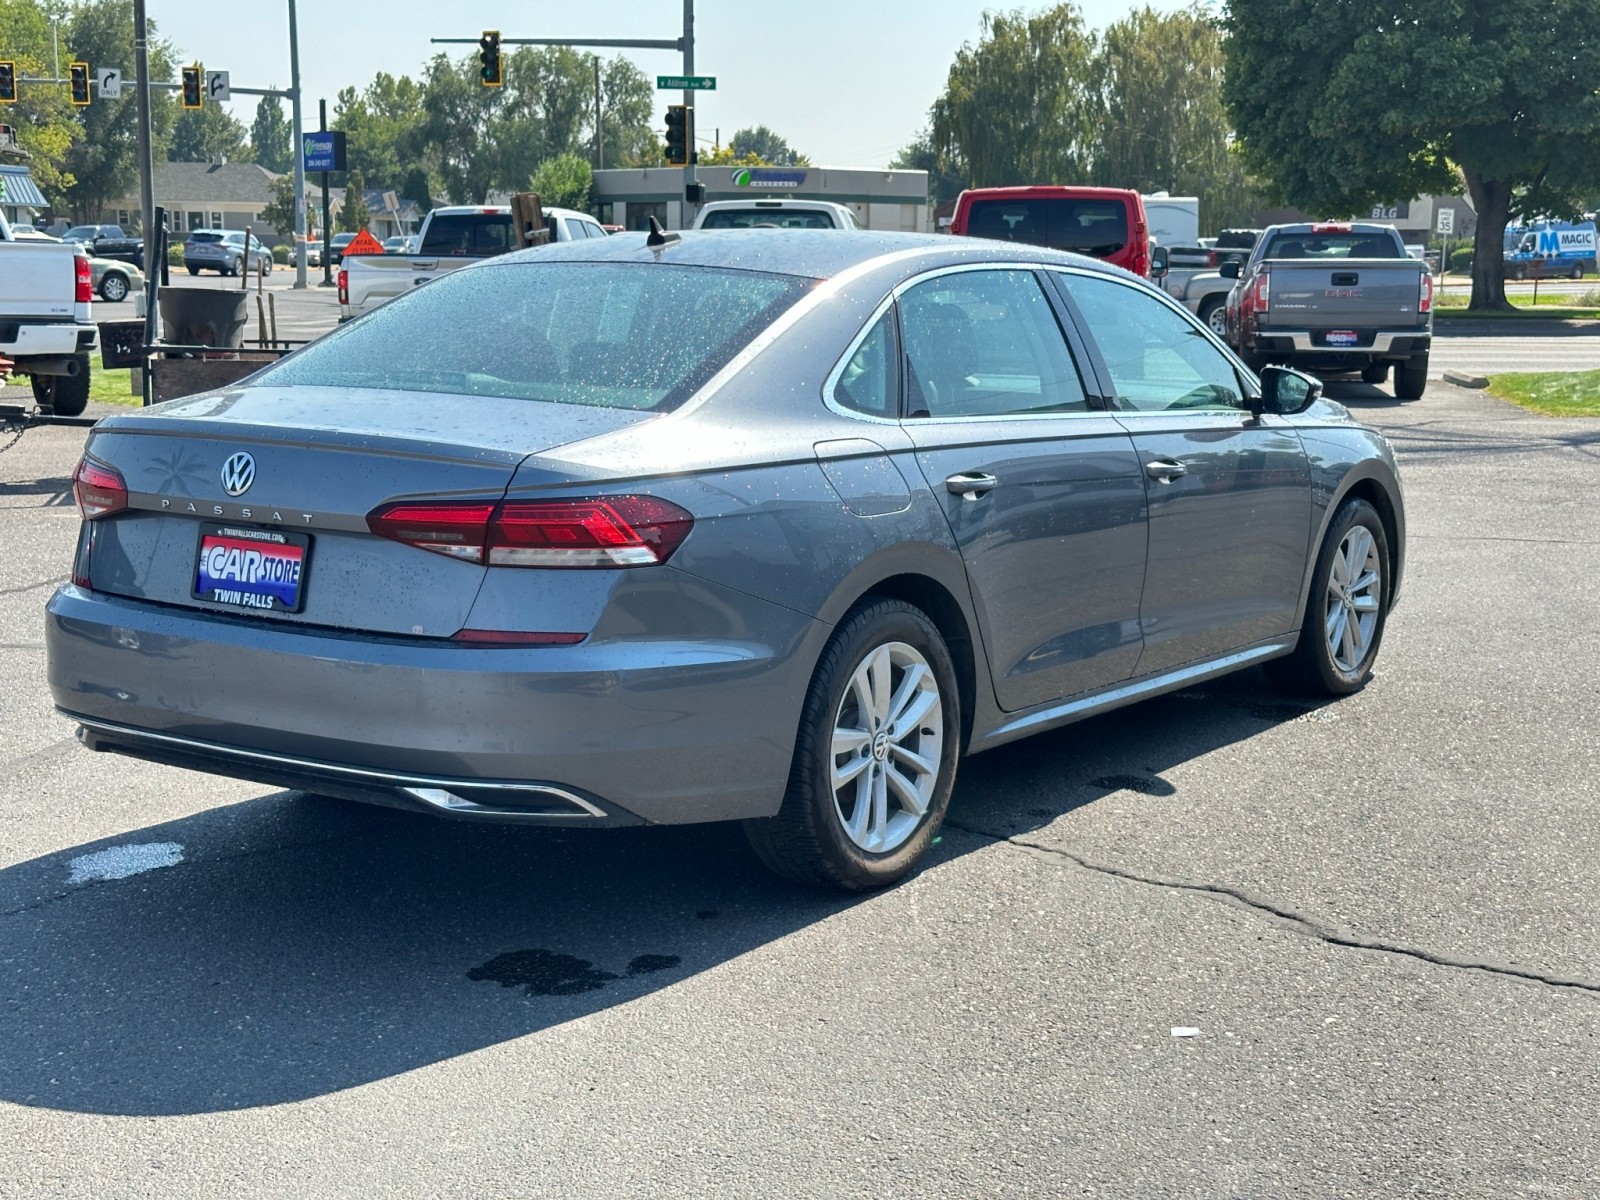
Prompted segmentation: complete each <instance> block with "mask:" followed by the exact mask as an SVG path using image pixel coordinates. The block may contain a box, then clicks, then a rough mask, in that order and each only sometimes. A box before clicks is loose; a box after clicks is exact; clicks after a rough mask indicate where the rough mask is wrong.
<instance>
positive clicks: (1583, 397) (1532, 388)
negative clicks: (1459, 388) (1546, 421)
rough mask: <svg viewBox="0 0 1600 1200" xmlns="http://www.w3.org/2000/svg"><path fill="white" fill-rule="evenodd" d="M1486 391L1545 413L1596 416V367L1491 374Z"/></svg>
mask: <svg viewBox="0 0 1600 1200" xmlns="http://www.w3.org/2000/svg"><path fill="white" fill-rule="evenodd" d="M1489 394H1490V395H1491V396H1498V397H1499V398H1500V399H1502V400H1509V401H1510V402H1511V403H1512V404H1515V405H1517V406H1519V407H1521V408H1525V409H1527V410H1528V411H1529V412H1536V413H1543V414H1544V415H1545V416H1547V417H1600V371H1539V372H1534V373H1530V374H1518V375H1493V376H1490V378H1489Z"/></svg>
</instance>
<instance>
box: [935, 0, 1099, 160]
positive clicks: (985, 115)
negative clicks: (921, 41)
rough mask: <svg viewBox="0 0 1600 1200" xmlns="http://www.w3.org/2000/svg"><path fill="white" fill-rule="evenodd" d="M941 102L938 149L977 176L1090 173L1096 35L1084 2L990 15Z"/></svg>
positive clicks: (959, 55)
mask: <svg viewBox="0 0 1600 1200" xmlns="http://www.w3.org/2000/svg"><path fill="white" fill-rule="evenodd" d="M982 31H983V32H982V36H981V37H980V39H979V41H978V44H977V45H976V46H973V45H971V44H967V45H963V46H962V47H961V49H960V50H958V51H957V52H956V57H955V62H954V63H952V64H951V67H950V74H949V77H948V79H947V81H946V84H945V90H944V93H943V94H942V95H941V96H940V97H939V98H938V99H937V100H935V101H934V105H933V113H932V117H933V146H934V149H935V150H937V151H938V153H939V155H940V156H941V157H942V158H943V160H944V161H945V162H946V163H947V164H948V165H949V167H950V169H951V170H954V171H955V172H956V173H957V174H959V175H960V176H961V177H962V178H963V179H965V180H966V182H967V183H969V184H971V185H975V186H998V185H1004V184H1020V183H1071V182H1075V181H1078V180H1082V179H1084V178H1086V177H1087V176H1088V167H1089V162H1090V159H1091V156H1092V150H1093V140H1094V122H1095V116H1096V104H1095V102H1094V97H1093V96H1092V95H1091V93H1090V89H1089V88H1088V86H1087V81H1088V80H1089V78H1090V72H1091V70H1092V67H1093V61H1094V52H1095V42H1094V38H1093V36H1092V35H1091V34H1090V33H1088V32H1087V31H1086V30H1085V28H1084V24H1083V15H1082V14H1081V13H1080V12H1079V10H1078V8H1077V6H1076V5H1074V4H1057V5H1055V6H1053V7H1051V8H1048V9H1046V10H1045V11H1043V12H1040V13H1037V14H1034V15H1031V16H1030V15H1028V14H1026V13H1024V12H1022V11H1020V10H1018V11H1015V12H1011V13H992V12H991V13H985V14H984V16H983V25H982Z"/></svg>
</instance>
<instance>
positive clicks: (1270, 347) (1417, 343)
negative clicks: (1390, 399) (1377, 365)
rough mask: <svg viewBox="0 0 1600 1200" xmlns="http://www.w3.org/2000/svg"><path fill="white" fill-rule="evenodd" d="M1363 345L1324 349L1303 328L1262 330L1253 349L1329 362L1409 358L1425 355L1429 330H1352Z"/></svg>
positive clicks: (1430, 342) (1311, 333) (1430, 335)
mask: <svg viewBox="0 0 1600 1200" xmlns="http://www.w3.org/2000/svg"><path fill="white" fill-rule="evenodd" d="M1356 332H1358V333H1359V334H1361V336H1362V341H1363V342H1366V344H1365V345H1358V346H1327V345H1322V344H1319V343H1318V341H1317V335H1316V333H1313V332H1312V331H1311V330H1305V329H1293V330H1290V329H1263V330H1261V331H1260V332H1259V333H1258V334H1257V335H1256V339H1255V342H1256V345H1255V349H1256V351H1257V352H1258V353H1261V354H1293V355H1296V356H1300V357H1315V358H1318V359H1327V360H1330V361H1339V360H1341V359H1362V360H1364V359H1369V358H1412V357H1414V356H1416V355H1418V354H1426V353H1428V349H1429V347H1430V346H1431V344H1432V342H1433V331H1432V330H1431V329H1421V330H1418V329H1380V330H1377V331H1375V332H1372V333H1371V340H1370V341H1367V332H1368V331H1366V330H1358V331H1356Z"/></svg>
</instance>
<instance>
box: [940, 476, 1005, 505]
mask: <svg viewBox="0 0 1600 1200" xmlns="http://www.w3.org/2000/svg"><path fill="white" fill-rule="evenodd" d="M999 484H1000V481H999V480H998V479H996V478H995V477H994V476H993V475H985V474H984V473H983V472H982V471H963V472H961V474H959V475H952V476H950V478H948V479H946V480H945V481H944V486H945V487H946V488H947V489H949V491H950V492H951V493H952V494H953V495H956V496H960V497H961V498H962V499H963V500H976V499H977V498H978V497H979V496H982V495H984V494H985V493H987V492H991V491H993V490H994V489H995V488H996V487H998V486H999Z"/></svg>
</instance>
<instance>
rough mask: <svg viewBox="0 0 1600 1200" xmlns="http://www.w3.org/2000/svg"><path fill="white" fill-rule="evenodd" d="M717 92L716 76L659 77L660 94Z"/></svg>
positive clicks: (657, 79)
mask: <svg viewBox="0 0 1600 1200" xmlns="http://www.w3.org/2000/svg"><path fill="white" fill-rule="evenodd" d="M716 90H717V77H716V76H715V75H657V76H656V91H658V92H714V91H716Z"/></svg>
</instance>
